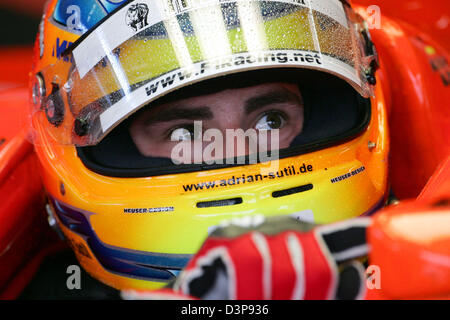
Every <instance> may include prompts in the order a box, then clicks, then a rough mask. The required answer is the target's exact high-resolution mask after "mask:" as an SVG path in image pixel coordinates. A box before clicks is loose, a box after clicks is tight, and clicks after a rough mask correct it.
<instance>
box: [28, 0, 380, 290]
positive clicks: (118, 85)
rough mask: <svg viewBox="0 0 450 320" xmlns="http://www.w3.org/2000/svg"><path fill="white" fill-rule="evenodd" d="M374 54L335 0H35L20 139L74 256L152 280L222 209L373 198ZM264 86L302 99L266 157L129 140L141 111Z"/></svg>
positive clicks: (168, 274) (354, 207)
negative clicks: (291, 134)
mask: <svg viewBox="0 0 450 320" xmlns="http://www.w3.org/2000/svg"><path fill="white" fill-rule="evenodd" d="M376 66H377V57H376V51H375V50H374V47H373V45H372V43H371V40H370V36H369V33H368V30H367V28H366V27H365V24H364V22H363V21H362V20H361V19H360V17H359V16H358V15H357V14H355V13H354V12H353V10H352V9H351V7H350V6H349V5H348V3H347V2H342V1H338V0H265V1H259V0H258V1H257V0H234V1H228V0H227V1H222V0H220V1H219V0H171V1H169V0H138V1H119V0H117V1H110V0H108V1H89V0H78V1H75V0H71V1H67V0H52V1H49V3H48V5H47V7H46V10H45V14H44V18H43V20H42V23H41V26H40V32H39V36H38V39H37V41H36V51H35V63H34V66H33V72H32V85H31V89H32V90H31V92H32V103H31V119H32V126H33V133H34V134H33V139H34V142H35V148H36V152H37V154H38V156H39V159H40V162H41V164H42V174H43V179H44V184H45V187H46V189H47V192H48V195H49V199H50V204H51V208H52V211H53V214H54V217H55V219H56V220H57V222H58V224H59V225H60V227H61V230H62V232H63V233H64V235H65V236H66V238H67V239H68V240H69V242H70V243H71V245H72V247H73V249H74V251H75V253H76V255H77V258H78V259H79V261H80V263H81V265H82V266H83V267H84V268H85V269H86V270H87V271H88V272H89V273H90V274H91V275H92V276H93V277H95V278H97V279H99V280H100V281H102V282H104V283H106V284H108V285H110V286H112V287H115V288H117V289H125V288H135V289H143V288H146V289H152V288H159V287H161V286H162V285H164V284H165V283H167V282H168V281H169V280H170V279H172V278H173V277H174V276H176V275H177V274H178V272H179V271H180V270H181V269H182V268H183V267H184V266H185V265H186V263H187V261H188V259H189V258H190V257H191V255H192V254H194V253H195V252H196V251H197V250H198V249H199V247H200V245H201V244H202V242H203V240H204V239H205V238H206V237H207V235H208V233H209V232H211V230H213V229H214V228H215V227H216V226H218V225H220V224H222V223H224V221H228V220H233V219H238V220H239V219H240V221H241V222H242V221H244V222H248V223H251V222H252V221H253V220H254V219H253V218H259V217H264V216H266V217H268V216H275V215H292V216H295V217H297V218H298V219H300V220H306V221H308V222H314V223H320V224H322V223H330V222H334V221H338V220H342V219H347V218H351V217H355V216H359V215H363V214H369V213H370V212H373V211H374V210H376V209H377V208H379V207H380V206H382V205H383V204H384V201H385V198H386V192H387V156H388V137H387V126H386V114H385V112H386V111H385V104H384V98H383V92H382V91H381V86H380V85H375V69H376ZM268 82H288V83H291V84H292V83H294V84H296V85H298V88H299V91H300V92H301V95H302V103H303V105H304V111H305V113H304V117H303V118H304V123H303V128H302V131H301V132H300V133H299V134H298V135H296V136H295V138H294V139H293V140H292V141H291V143H290V144H289V146H287V147H285V148H282V149H281V150H279V152H277V155H278V157H276V158H266V159H265V160H264V159H263V158H261V157H258V158H257V160H256V161H255V162H253V163H251V162H249V161H247V160H248V158H249V157H250V155H248V154H247V155H246V160H245V161H244V162H232V163H229V162H226V163H223V162H222V163H213V164H211V163H205V162H204V161H200V162H196V163H192V164H189V163H183V164H179V163H174V161H173V159H168V158H165V157H160V156H154V157H152V156H148V155H144V154H142V152H139V150H138V148H137V146H136V144H135V143H134V142H135V141H134V140H133V139H131V137H130V130H129V127H130V123H131V122H132V121H133V120H134V119H136V117H137V116H138V115H139V114H141V112H145V110H153V109H154V110H162V109H163V108H164V106H165V104H167V103H168V102H170V101H177V99H184V98H186V97H192V96H195V95H197V94H203V95H204V94H210V93H214V92H220V91H221V90H225V89H227V88H242V87H247V86H251V85H255V84H261V83H268ZM166 114H167V112H166ZM241 218H243V219H241Z"/></svg>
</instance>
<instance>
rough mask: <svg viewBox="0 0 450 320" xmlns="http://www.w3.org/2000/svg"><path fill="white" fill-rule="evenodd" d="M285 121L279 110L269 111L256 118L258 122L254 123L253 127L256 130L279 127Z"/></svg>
mask: <svg viewBox="0 0 450 320" xmlns="http://www.w3.org/2000/svg"><path fill="white" fill-rule="evenodd" d="M285 123H286V120H285V118H284V117H283V115H282V114H281V113H280V112H277V111H269V112H268V113H266V114H264V115H263V116H262V117H261V118H260V119H259V120H258V122H257V123H256V125H255V129H257V130H274V129H281V128H282V127H283V126H284V124H285Z"/></svg>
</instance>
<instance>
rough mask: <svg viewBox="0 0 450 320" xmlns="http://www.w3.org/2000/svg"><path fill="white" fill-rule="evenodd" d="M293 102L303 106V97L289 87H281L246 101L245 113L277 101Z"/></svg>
mask: <svg viewBox="0 0 450 320" xmlns="http://www.w3.org/2000/svg"><path fill="white" fill-rule="evenodd" d="M286 102H291V103H292V102H293V103H295V104H298V105H299V106H301V105H302V104H303V103H302V99H301V98H300V97H299V96H298V95H296V94H294V93H293V92H291V91H289V90H287V89H279V90H274V91H269V92H266V93H263V94H261V95H259V96H256V97H252V98H250V99H247V100H246V101H245V105H244V108H245V113H246V114H250V113H252V112H254V111H256V110H258V109H261V108H263V107H265V106H268V105H271V104H275V103H286Z"/></svg>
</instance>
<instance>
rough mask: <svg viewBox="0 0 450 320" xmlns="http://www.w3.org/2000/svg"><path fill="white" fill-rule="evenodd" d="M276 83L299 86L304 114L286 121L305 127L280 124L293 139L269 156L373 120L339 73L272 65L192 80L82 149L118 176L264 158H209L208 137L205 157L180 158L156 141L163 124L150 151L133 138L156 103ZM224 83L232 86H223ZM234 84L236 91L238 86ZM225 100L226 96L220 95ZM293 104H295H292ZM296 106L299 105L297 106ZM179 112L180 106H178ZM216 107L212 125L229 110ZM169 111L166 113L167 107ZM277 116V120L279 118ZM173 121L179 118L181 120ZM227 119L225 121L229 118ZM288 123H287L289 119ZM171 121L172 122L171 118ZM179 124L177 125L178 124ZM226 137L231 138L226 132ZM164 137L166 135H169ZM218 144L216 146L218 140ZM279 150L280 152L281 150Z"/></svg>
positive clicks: (90, 163)
mask: <svg viewBox="0 0 450 320" xmlns="http://www.w3.org/2000/svg"><path fill="white" fill-rule="evenodd" d="M273 83H275V84H278V83H287V84H289V85H293V86H295V87H297V88H298V92H299V93H300V97H301V98H300V100H299V101H300V103H301V109H300V110H301V117H298V118H289V119H287V120H286V123H288V122H289V125H291V126H292V128H300V130H299V131H298V132H297V131H295V130H294V131H289V132H290V133H291V134H290V135H286V134H283V133H282V132H283V130H285V127H284V128H281V129H280V132H281V133H280V134H279V136H278V138H279V139H286V138H288V141H281V142H279V143H278V146H280V148H279V149H277V150H274V149H272V152H268V153H266V154H265V156H268V157H269V158H270V159H269V160H274V158H273V157H278V158H280V159H282V158H286V157H291V156H296V155H300V154H303V153H308V152H312V151H315V150H320V149H323V148H326V147H330V146H333V145H337V144H340V143H342V142H344V141H346V140H349V139H352V138H354V137H356V136H357V135H359V134H361V132H363V131H364V129H365V128H366V127H367V125H368V123H369V119H370V110H371V108H370V101H369V100H368V99H364V98H362V97H361V96H360V95H359V94H358V93H357V92H356V91H355V90H354V89H353V87H351V86H350V85H349V84H348V83H346V82H345V81H343V80H342V79H339V78H338V77H335V76H332V75H330V74H328V73H324V72H318V71H315V70H306V69H305V70H295V69H293V70H285V69H280V70H271V72H267V71H264V70H262V71H253V72H247V73H243V74H239V75H230V76H227V77H222V78H216V79H215V80H214V81H211V82H207V83H200V84H196V85H192V86H190V87H186V88H184V89H183V90H180V91H178V92H176V93H174V94H172V95H170V94H169V95H167V96H166V97H164V98H163V99H162V100H160V101H158V105H155V104H150V105H149V106H147V107H146V108H143V109H142V110H141V111H140V112H138V113H136V114H135V115H134V116H132V117H130V118H129V119H127V120H126V121H125V122H123V123H122V124H121V125H120V126H118V127H117V128H115V129H114V130H113V131H112V132H111V133H110V134H109V135H108V136H107V137H105V139H103V140H102V141H101V142H100V143H99V144H97V145H96V146H87V147H78V148H77V150H78V155H79V157H80V159H81V160H82V162H83V163H84V164H85V166H87V167H88V168H89V169H91V170H93V171H95V172H97V173H100V174H102V175H107V176H116V177H146V176H155V175H164V174H176V173H182V172H195V171H201V170H211V169H218V168H224V167H227V166H236V165H243V164H253V163H259V162H264V157H261V155H260V154H258V153H255V154H252V153H250V152H249V151H248V150H247V152H246V153H245V154H244V156H243V157H234V158H226V152H225V151H224V152H223V153H222V154H221V155H222V157H219V158H217V157H216V158H215V159H209V160H214V161H208V159H207V155H210V153H207V151H206V150H207V148H209V147H211V146H213V145H214V143H215V141H213V140H208V142H207V143H205V144H203V145H202V148H201V152H202V153H201V154H202V155H203V158H202V159H201V161H200V162H195V159H194V158H193V156H192V154H190V156H191V157H192V158H189V159H192V161H191V162H189V161H187V162H184V163H180V162H179V163H176V161H174V158H173V157H172V153H171V152H166V153H165V154H164V153H158V151H159V150H161V149H160V148H159V146H158V145H157V143H158V142H160V141H161V139H160V137H159V136H160V132H161V131H158V129H157V130H156V131H152V130H150V132H147V133H146V134H145V137H148V139H149V141H151V142H152V143H150V144H149V148H150V151H149V154H147V155H146V154H144V153H145V152H143V151H142V149H140V148H139V147H138V146H137V144H136V142H135V139H133V133H132V130H131V128H132V126H133V123H136V121H140V119H141V118H142V117H145V115H146V114H148V113H149V114H150V115H151V114H152V113H151V109H152V108H154V109H155V110H158V107H161V106H164V107H166V106H175V107H178V106H179V104H178V102H179V101H181V102H184V101H191V100H189V99H197V98H198V97H200V99H201V97H204V96H205V95H206V96H207V97H208V96H209V97H215V94H216V93H218V94H219V97H221V96H220V95H221V94H222V93H223V94H224V95H225V97H229V98H230V99H232V100H233V101H236V100H245V99H244V98H242V99H241V97H238V98H236V97H232V96H229V95H230V94H231V95H233V94H234V93H235V92H238V93H239V92H244V94H246V92H250V93H252V91H245V90H246V88H249V89H250V90H252V89H253V88H259V87H261V85H263V86H264V85H266V84H273ZM223 88H227V89H225V90H223ZM263 88H264V87H263ZM235 89H236V90H237V91H235ZM242 90H244V91H242ZM227 94H228V95H227ZM279 98H280V97H279V96H276V95H272V96H270V99H279ZM194 101H197V100H194ZM199 101H201V100H199ZM213 101H214V100H213ZM256 101H259V102H261V101H262V102H265V101H267V100H264V99H263V100H256ZM294 101H295V100H294ZM279 102H280V101H278V100H276V101H275V103H274V104H272V105H270V106H269V107H267V108H268V110H270V111H274V110H276V111H278V109H281V111H279V112H280V113H281V112H283V107H284V105H283V104H281V106H280V105H279V104H278V103H279ZM220 103H225V102H224V101H223V100H221V101H220ZM183 105H184V104H183ZM219 107H220V104H219ZM289 108H291V107H290V106H289ZM292 108H294V109H295V107H292ZM169 110H170V109H169ZM172 110H173V109H172ZM195 110H196V109H195ZM266 110H267V109H266ZM176 112H179V110H178V111H176ZM176 112H174V113H176ZM225 112H226V113H228V114H229V117H230V118H232V117H234V115H235V114H236V115H237V117H240V118H239V119H240V121H242V119H244V121H247V120H248V118H252V117H253V118H256V119H259V116H258V114H260V115H263V119H267V116H264V114H265V113H264V112H265V110H264V107H263V108H262V110H256V111H255V112H256V113H255V114H254V115H252V114H250V115H246V114H245V113H244V112H242V111H238V112H237V113H235V110H232V109H231V108H230V109H226V110H225ZM258 112H259V113H258ZM288 112H289V111H288ZM211 113H212V116H213V118H212V119H208V120H206V121H204V122H202V123H206V125H205V126H206V128H208V125H207V124H208V123H210V122H212V123H217V122H216V121H217V120H219V121H220V122H221V123H222V124H223V123H224V122H226V121H227V120H223V119H220V118H219V119H217V117H218V116H219V117H220V116H223V115H224V113H223V112H222V113H220V112H219V113H216V112H215V110H214V109H212V111H211ZM156 114H157V113H156ZM294 114H295V113H294ZM165 115H167V113H166V114H165ZM183 116H185V114H183ZM174 117H176V115H174ZM264 117H265V118H264ZM171 121H173V119H171V120H170V121H167V122H164V123H165V124H166V123H171ZM189 121H191V122H190V123H192V122H193V119H189ZM250 122H251V121H250ZM266 122H267V121H266ZM274 122H275V124H277V123H276V119H275V120H274ZM299 122H301V123H299ZM172 123H173V124H177V122H176V121H175V122H172ZM241 123H242V122H241ZM253 123H254V122H253ZM183 124H185V122H183ZM223 125H224V126H226V125H225V124H223ZM285 125H286V126H287V125H288V124H285ZM170 126H172V124H171V125H170ZM174 127H175V128H177V127H176V126H174ZM292 128H288V130H291V129H292ZM154 135H156V137H154ZM222 137H223V138H224V139H226V136H225V134H224V135H223V136H222ZM164 141H167V139H166V140H164ZM188 142H189V143H190V145H191V147H192V149H190V150H194V148H193V145H194V141H193V140H190V141H188ZM246 142H247V143H248V142H249V141H248V140H247V141H246ZM164 143H167V142H164ZM176 144H178V142H175V143H174V144H172V147H173V145H176ZM225 145H227V142H225ZM208 146H209V147H208ZM214 146H217V144H215V145H214ZM152 148H153V149H152ZM224 149H225V148H224ZM185 150H186V149H184V151H185ZM266 150H268V149H266ZM258 151H261V150H258ZM274 151H275V152H276V155H275V152H274ZM152 152H153V153H152ZM193 152H194V151H193ZM271 157H272V158H271ZM184 159H186V158H184ZM189 159H188V160H189Z"/></svg>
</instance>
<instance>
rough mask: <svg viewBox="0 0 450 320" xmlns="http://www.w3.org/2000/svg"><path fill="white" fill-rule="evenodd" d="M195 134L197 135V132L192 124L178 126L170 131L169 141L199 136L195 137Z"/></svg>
mask: <svg viewBox="0 0 450 320" xmlns="http://www.w3.org/2000/svg"><path fill="white" fill-rule="evenodd" d="M195 134H197V135H199V132H196V130H194V126H193V125H192V126H191V125H187V126H183V127H178V128H176V129H173V130H172V131H171V132H170V141H190V140H195V139H198V138H199V137H196V136H195Z"/></svg>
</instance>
